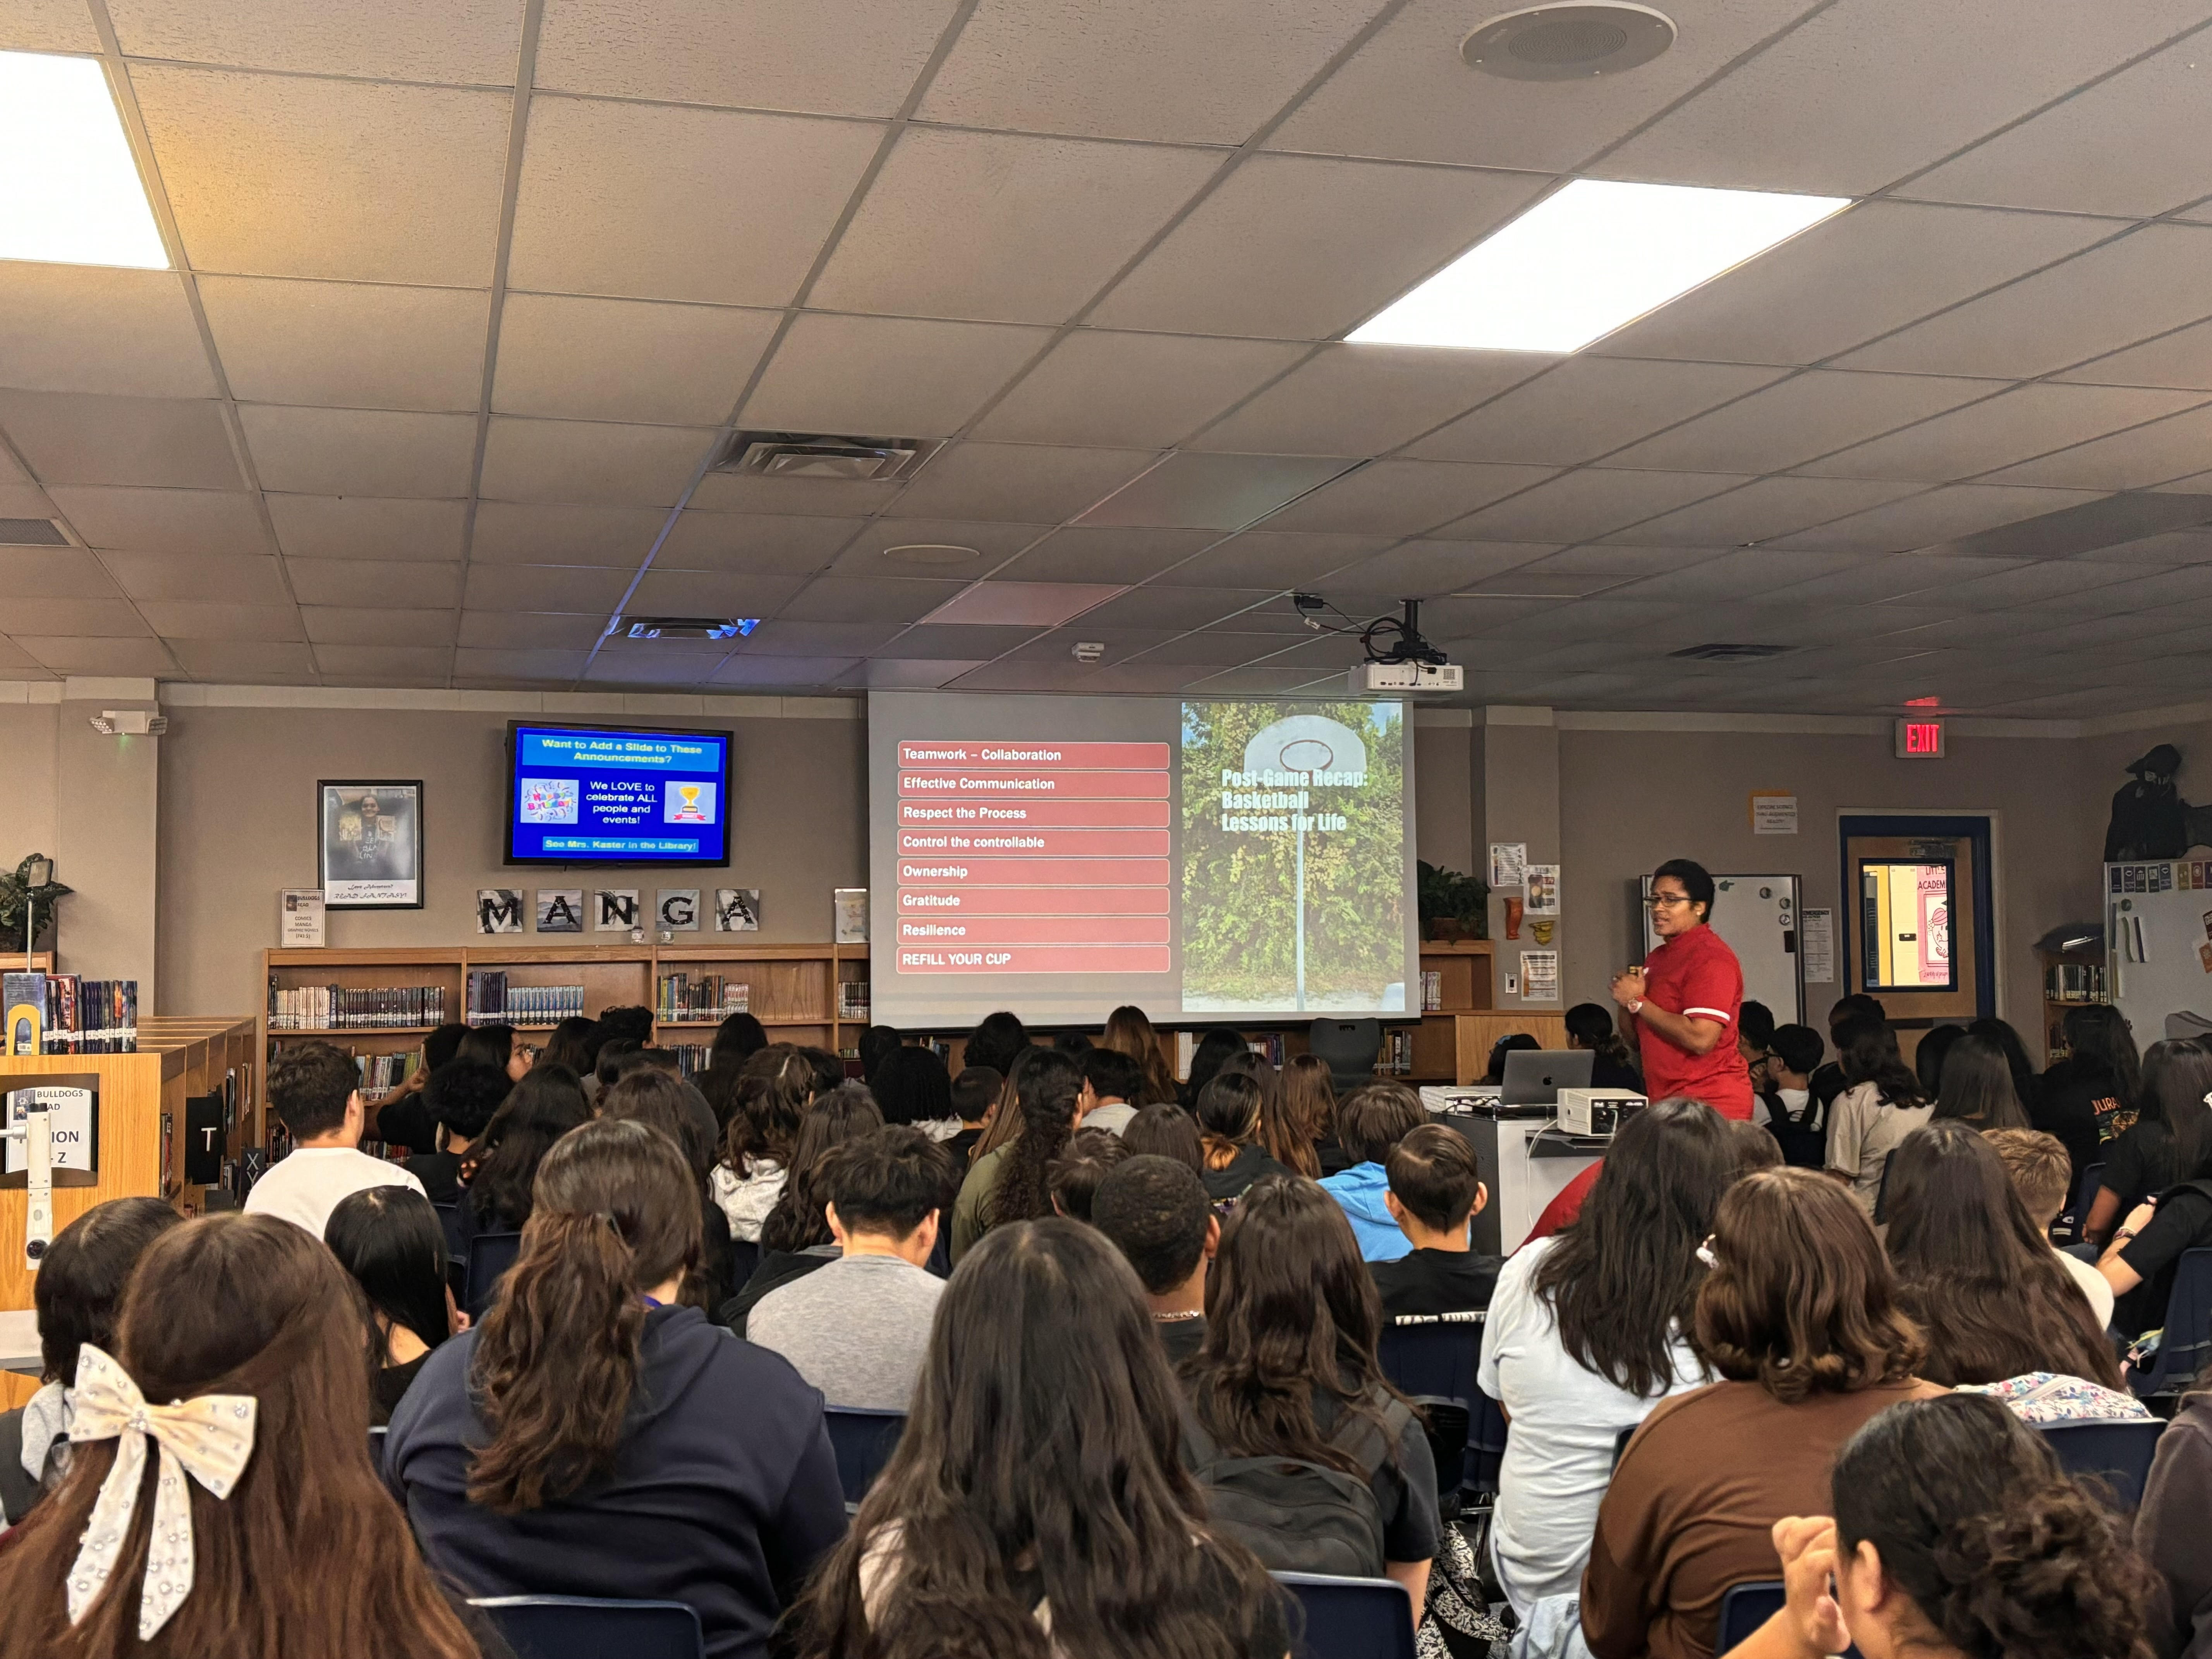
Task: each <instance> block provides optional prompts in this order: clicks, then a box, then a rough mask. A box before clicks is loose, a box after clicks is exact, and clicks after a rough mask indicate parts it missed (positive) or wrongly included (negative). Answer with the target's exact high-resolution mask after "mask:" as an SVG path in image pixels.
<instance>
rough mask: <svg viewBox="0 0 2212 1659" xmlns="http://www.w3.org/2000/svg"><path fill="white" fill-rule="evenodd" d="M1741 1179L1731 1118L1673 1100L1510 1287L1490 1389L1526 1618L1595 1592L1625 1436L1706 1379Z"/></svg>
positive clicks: (1512, 1587)
mask: <svg viewBox="0 0 2212 1659" xmlns="http://www.w3.org/2000/svg"><path fill="white" fill-rule="evenodd" d="M1734 1180H1735V1144H1734V1141H1733V1139H1732V1138H1731V1136H1730V1134H1729V1126H1728V1124H1727V1122H1726V1121H1725V1120H1723V1118H1722V1117H1721V1115H1719V1114H1718V1113H1717V1112H1716V1111H1714V1110H1713V1109H1711V1107H1710V1106H1707V1105H1705V1104H1704V1103H1702V1102H1699V1101H1694V1100H1667V1101H1662V1102H1660V1103H1658V1104H1656V1105H1655V1106H1653V1107H1651V1108H1650V1109H1649V1110H1648V1111H1644V1112H1642V1113H1639V1114H1638V1115H1636V1116H1634V1117H1632V1118H1631V1119H1629V1121H1628V1122H1627V1124H1626V1126H1625V1127H1623V1128H1622V1129H1621V1131H1620V1133H1619V1134H1617V1135H1615V1136H1614V1137H1613V1146H1612V1147H1611V1148H1610V1149H1609V1150H1608V1151H1607V1153H1606V1158H1605V1163H1604V1165H1603V1168H1602V1172H1601V1174H1600V1175H1599V1176H1598V1178H1597V1182H1596V1184H1595V1186H1593V1187H1592V1188H1590V1191H1589V1197H1588V1198H1587V1199H1585V1200H1583V1207H1582V1213H1581V1215H1580V1217H1579V1218H1577V1220H1576V1221H1575V1223H1574V1225H1572V1226H1571V1227H1568V1228H1567V1229H1566V1230H1565V1231H1563V1232H1561V1233H1559V1235H1557V1236H1556V1237H1552V1238H1547V1239H1541V1240H1539V1241H1537V1242H1536V1243H1533V1244H1528V1245H1525V1246H1523V1247H1522V1249H1521V1250H1520V1251H1519V1253H1518V1254H1516V1255H1515V1256H1514V1257H1513V1258H1512V1260H1510V1261H1508V1262H1507V1263H1506V1264H1505V1267H1504V1271H1502V1272H1501V1273H1499V1274H1498V1288H1497V1290H1496V1291H1494V1292H1492V1296H1491V1298H1490V1316H1489V1318H1488V1320H1487V1322H1486V1323H1485V1325H1484V1327H1483V1337H1482V1369H1481V1371H1480V1383H1481V1385H1482V1390H1483V1392H1484V1393H1485V1394H1487V1395H1490V1396H1491V1397H1492V1399H1494V1400H1496V1401H1498V1402H1499V1403H1500V1404H1501V1405H1503V1406H1504V1408H1505V1413H1506V1416H1507V1417H1508V1418H1509V1419H1510V1421H1511V1423H1512V1429H1513V1431H1512V1433H1511V1434H1510V1435H1509V1436H1508V1437H1506V1442H1505V1461H1504V1467H1503V1468H1501V1469H1500V1471H1499V1473H1498V1508H1497V1511H1496V1514H1495V1516H1493V1518H1492V1526H1491V1534H1490V1536H1491V1548H1492V1555H1493V1557H1494V1559H1495V1560H1496V1563H1497V1566H1498V1582H1499V1583H1501V1584H1503V1585H1504V1588H1505V1593H1506V1595H1507V1596H1508V1597H1509V1598H1510V1600H1511V1601H1512V1603H1513V1607H1514V1611H1515V1612H1516V1613H1518V1614H1519V1615H1521V1616H1522V1618H1524V1619H1525V1618H1526V1617H1527V1616H1528V1611H1529V1609H1530V1607H1533V1606H1534V1603H1535V1602H1536V1601H1539V1600H1541V1599H1542V1598H1543V1597H1546V1596H1552V1595H1575V1594H1576V1593H1577V1590H1578V1589H1579V1588H1580V1586H1581V1583H1582V1576H1583V1566H1584V1565H1585V1564H1586V1563H1587V1562H1588V1561H1589V1552H1590V1534H1591V1531H1592V1529H1593V1528H1595V1525H1596V1523H1597V1510H1598V1504H1599V1503H1600V1501H1601V1499H1602V1498H1604V1497H1605V1489H1606V1486H1607V1482H1608V1481H1610V1480H1611V1479H1612V1476H1613V1453H1614V1449H1615V1446H1616V1443H1617V1442H1618V1441H1619V1438H1620V1431H1622V1430H1623V1429H1627V1428H1632V1427H1634V1426H1635V1425H1638V1424H1639V1423H1641V1422H1642V1421H1643V1420H1644V1415H1645V1413H1648V1412H1650V1409H1651V1408H1652V1407H1654V1406H1656V1405H1657V1404H1658V1403H1659V1401H1662V1400H1663V1399H1665V1398H1666V1397H1667V1396H1668V1395H1670V1394H1678V1393H1680V1392H1681V1391H1682V1390H1684V1389H1694V1388H1698V1387H1700V1386H1702V1385H1703V1384H1704V1383H1705V1381H1706V1378H1705V1372H1704V1370H1703V1368H1702V1367H1701V1366H1700V1365H1699V1362H1698V1360H1697V1358H1696V1356H1695V1355H1693V1354H1692V1352H1691V1351H1690V1348H1689V1346H1688V1343H1687V1341H1686V1339H1685V1336H1684V1333H1685V1331H1686V1330H1687V1328H1689V1324H1690V1317H1691V1311H1692V1308H1693V1307H1694V1305H1695V1304H1696V1302H1697V1299H1698V1287H1699V1285H1702V1284H1703V1283H1704V1282H1705V1264H1704V1263H1703V1262H1702V1261H1700V1260H1699V1254H1698V1253H1699V1249H1701V1248H1702V1247H1703V1245H1704V1243H1705V1238H1706V1237H1707V1236H1708V1235H1709V1234H1710V1233H1711V1231H1712V1225H1713V1219H1712V1218H1713V1212H1714V1210H1715V1209H1716V1208H1717V1206H1718V1205H1719V1203H1720V1200H1721V1194H1723V1193H1724V1192H1726V1191H1727V1190H1728V1188H1729V1184H1730V1183H1731V1182H1733V1181H1734Z"/></svg>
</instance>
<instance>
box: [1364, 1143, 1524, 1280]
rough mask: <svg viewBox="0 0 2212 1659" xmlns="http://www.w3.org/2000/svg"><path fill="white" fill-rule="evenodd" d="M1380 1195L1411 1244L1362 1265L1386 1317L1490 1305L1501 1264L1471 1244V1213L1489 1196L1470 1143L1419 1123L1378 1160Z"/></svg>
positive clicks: (1479, 1209)
mask: <svg viewBox="0 0 2212 1659" xmlns="http://www.w3.org/2000/svg"><path fill="white" fill-rule="evenodd" d="M1383 1170H1384V1171H1385V1173H1386V1174H1387V1175H1388V1176H1389V1180H1390V1190H1389V1192H1387V1193H1385V1194H1383V1203H1384V1204H1385V1205H1386V1206H1389V1211H1390V1215H1391V1218H1392V1219H1394V1220H1395V1221H1396V1222H1397V1224H1398V1231H1401V1232H1402V1233H1404V1234H1405V1235H1406V1242H1407V1244H1409V1245H1411V1246H1412V1247H1413V1248H1412V1249H1409V1250H1407V1252H1406V1254H1405V1255H1401V1256H1400V1257H1399V1258H1398V1259H1397V1260H1396V1261H1377V1262H1374V1263H1372V1264H1370V1267H1369V1271H1370V1273H1372V1274H1373V1275H1374V1278H1375V1289H1376V1293H1377V1294H1378V1295H1379V1296H1381V1297H1382V1298H1383V1316H1384V1317H1385V1318H1386V1319H1399V1318H1405V1317H1408V1316H1418V1317H1428V1316H1450V1315H1453V1314H1468V1313H1474V1312H1476V1311H1478V1310H1481V1309H1484V1308H1487V1307H1488V1306H1489V1305H1490V1294H1491V1291H1492V1290H1493V1289H1495V1288H1496V1286H1497V1284H1498V1268H1499V1267H1501V1266H1503V1265H1504V1264H1503V1262H1502V1261H1500V1260H1499V1258H1498V1257H1497V1256H1494V1255H1483V1254H1481V1253H1480V1251H1478V1250H1477V1249H1475V1248H1474V1236H1473V1235H1474V1218H1475V1217H1476V1216H1477V1215H1479V1214H1480V1213H1481V1212H1482V1209H1483V1206H1486V1205H1487V1204H1488V1203H1489V1202H1490V1188H1487V1187H1486V1186H1484V1185H1483V1184H1482V1168H1481V1165H1480V1164H1478V1163H1476V1161H1475V1157H1474V1146H1472V1145H1471V1144H1470V1143H1469V1142H1468V1138H1467V1137H1466V1136H1465V1135H1463V1134H1462V1133H1459V1131H1458V1130H1456V1129H1452V1128H1448V1127H1445V1126H1444V1125H1443V1124H1441V1123H1424V1124H1423V1125H1422V1126H1421V1127H1419V1128H1418V1129H1414V1130H1412V1131H1410V1132H1409V1133H1407V1136H1406V1138H1405V1139H1403V1140H1401V1141H1400V1142H1399V1143H1398V1144H1397V1145H1396V1146H1393V1147H1392V1148H1391V1149H1390V1156H1389V1158H1387V1159H1386V1160H1385V1161H1384V1163H1383Z"/></svg>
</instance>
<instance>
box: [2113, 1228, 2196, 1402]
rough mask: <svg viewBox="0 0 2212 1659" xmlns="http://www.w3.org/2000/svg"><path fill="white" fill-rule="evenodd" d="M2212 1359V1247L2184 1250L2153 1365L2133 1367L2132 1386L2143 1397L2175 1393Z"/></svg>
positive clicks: (2129, 1384)
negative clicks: (2164, 1332) (2164, 1330)
mask: <svg viewBox="0 0 2212 1659" xmlns="http://www.w3.org/2000/svg"><path fill="white" fill-rule="evenodd" d="M2208 1363H2212V1250H2184V1251H2183V1252H2182V1253H2181V1260H2180V1261H2177V1262H2176V1263H2175V1264H2174V1268H2173V1289H2172V1291H2170V1292H2168V1293H2167V1296H2166V1334H2165V1335H2164V1336H2163V1337H2162V1338H2160V1341H2159V1347H2158V1353H2157V1355H2156V1357H2155V1358H2154V1359H2153V1360H2152V1362H2151V1364H2150V1367H2149V1369H2148V1370H2142V1371H2131V1372H2130V1373H2129V1376H2128V1386H2129V1387H2130V1389H2134V1390H2135V1392H2136V1395H2139V1396H2142V1397H2146V1398H2147V1397H2148V1396H2149V1395H2154V1394H2172V1393H2173V1392H2175V1391H2176V1390H2178V1389H2181V1388H2183V1387H2185V1386H2186V1385H2187V1384H2188V1383H2189V1382H2190V1381H2191V1379H2192V1378H2194V1377H2195V1376H2197V1373H2198V1372H2199V1371H2201V1370H2203V1369H2204V1368H2205V1366H2206V1364H2208Z"/></svg>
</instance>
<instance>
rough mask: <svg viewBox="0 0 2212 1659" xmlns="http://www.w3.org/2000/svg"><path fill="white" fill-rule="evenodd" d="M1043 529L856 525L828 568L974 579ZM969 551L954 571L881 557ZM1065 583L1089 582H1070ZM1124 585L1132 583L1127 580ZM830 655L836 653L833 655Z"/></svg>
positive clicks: (917, 522)
mask: <svg viewBox="0 0 2212 1659" xmlns="http://www.w3.org/2000/svg"><path fill="white" fill-rule="evenodd" d="M1051 531H1052V526H1050V525H1045V524H979V523H975V522H971V521H969V520H963V519H878V520H873V521H872V522H869V523H866V524H863V525H861V526H860V534H859V535H858V536H857V537H856V538H854V540H853V542H852V544H851V545H849V546H848V547H847V548H846V549H845V550H844V551H843V552H842V553H840V554H839V555H838V556H837V559H836V563H834V564H833V565H832V566H831V567H830V568H831V570H833V571H834V572H835V573H836V574H838V575H840V576H892V577H897V576H922V577H927V576H931V575H935V576H938V577H940V578H947V579H949V578H952V577H957V576H962V575H963V574H964V575H967V576H977V575H981V574H982V573H983V572H984V571H986V570H988V569H990V568H992V567H994V565H997V564H998V563H1000V562H1001V561H1003V560H1006V559H1009V558H1012V556H1014V555H1015V554H1017V553H1018V552H1020V551H1021V550H1023V549H1024V548H1025V547H1027V546H1028V545H1029V544H1030V543H1032V542H1034V541H1036V540H1037V539H1038V538H1040V537H1042V536H1045V535H1048V534H1050V533H1051ZM924 544H935V545H938V546H940V547H968V548H973V549H974V550H975V557H974V558H972V559H969V560H965V561H963V562H961V563H959V564H957V565H952V566H928V565H921V564H916V563H915V562H911V561H909V560H906V559H903V558H901V559H892V558H887V557H886V556H885V555H886V553H887V551H888V550H890V549H891V548H894V547H908V546H915V545H924ZM1068 580H1088V579H1087V578H1082V579H1079V578H1069V579H1068ZM1128 580H1137V578H1135V577H1131V578H1129V579H1128ZM831 654H833V655H834V654H835V653H831Z"/></svg>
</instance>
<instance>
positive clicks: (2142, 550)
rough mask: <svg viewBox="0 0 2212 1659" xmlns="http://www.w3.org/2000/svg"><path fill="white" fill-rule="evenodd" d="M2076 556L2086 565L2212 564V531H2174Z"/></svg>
mask: <svg viewBox="0 0 2212 1659" xmlns="http://www.w3.org/2000/svg"><path fill="white" fill-rule="evenodd" d="M2075 558H2077V559H2080V560H2081V561H2083V562H2086V563H2092V564H2106V565H2112V564H2118V565H2135V564H2140V565H2184V564H2206V563H2212V530H2171V531H2168V532H2166V534H2165V535H2163V536H2146V537H2144V538H2142V540H2140V541H2133V542H2121V543H2119V544H2118V545H2116V546H2112V547H2100V548H2098V549H2096V550H2094V551H2093V552H2088V553H2076V554H2075ZM2114 574H2115V575H2116V576H2117V575H2118V574H2119V573H2117V572H2116V573H2114Z"/></svg>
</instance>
